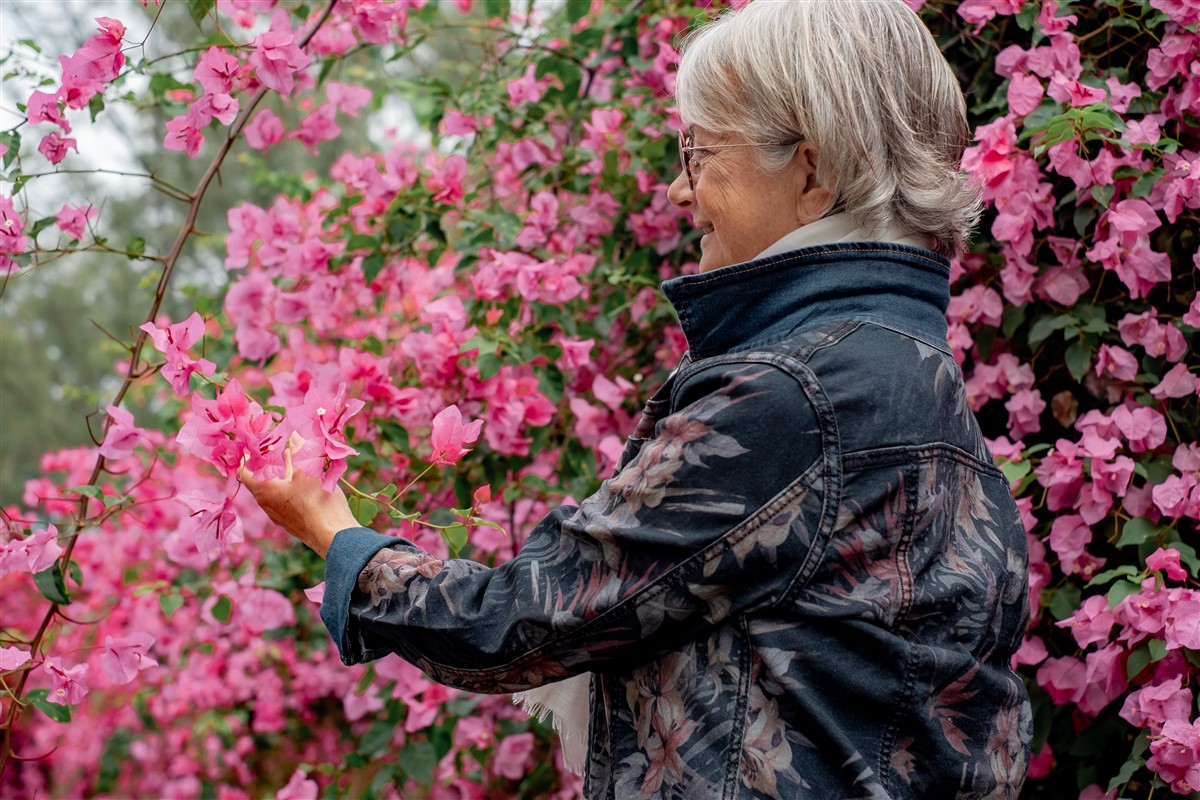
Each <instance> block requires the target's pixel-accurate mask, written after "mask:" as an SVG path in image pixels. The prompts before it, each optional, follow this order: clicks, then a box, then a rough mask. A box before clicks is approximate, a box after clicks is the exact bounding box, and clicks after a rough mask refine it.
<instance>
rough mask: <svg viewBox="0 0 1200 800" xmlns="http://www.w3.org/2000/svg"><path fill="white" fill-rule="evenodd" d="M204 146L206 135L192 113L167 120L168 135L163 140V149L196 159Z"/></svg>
mask: <svg viewBox="0 0 1200 800" xmlns="http://www.w3.org/2000/svg"><path fill="white" fill-rule="evenodd" d="M203 146H204V134H203V133H201V132H200V126H198V125H196V117H195V115H193V114H192V113H191V112H188V113H187V114H183V115H182V116H178V117H175V118H174V119H169V120H167V135H166V136H165V137H164V138H163V147H164V148H166V149H167V150H174V151H176V152H179V153H187V156H188V158H195V157H196V156H197V155H199V154H200V148H201V147H203Z"/></svg>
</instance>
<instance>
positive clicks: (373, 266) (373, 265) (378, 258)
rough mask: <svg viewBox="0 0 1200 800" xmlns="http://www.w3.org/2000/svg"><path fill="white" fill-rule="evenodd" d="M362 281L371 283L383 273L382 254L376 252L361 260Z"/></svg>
mask: <svg viewBox="0 0 1200 800" xmlns="http://www.w3.org/2000/svg"><path fill="white" fill-rule="evenodd" d="M362 271H363V279H364V280H365V281H366V282H367V283H371V282H372V281H374V280H375V278H376V277H378V275H379V273H380V272H382V271H383V253H380V252H379V251H376V252H374V253H371V254H370V255H369V256H367V257H366V258H364V259H363V260H362Z"/></svg>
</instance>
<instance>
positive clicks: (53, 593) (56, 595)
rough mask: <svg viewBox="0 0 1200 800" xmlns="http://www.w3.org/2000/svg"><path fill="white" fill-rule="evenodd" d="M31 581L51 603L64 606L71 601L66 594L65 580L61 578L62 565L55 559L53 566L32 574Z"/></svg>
mask: <svg viewBox="0 0 1200 800" xmlns="http://www.w3.org/2000/svg"><path fill="white" fill-rule="evenodd" d="M33 582H34V584H36V585H37V588H38V591H39V592H41V593H42V596H43V597H45V598H46V599H47V600H49V601H50V602H51V603H57V604H58V605H60V606H65V605H67V604H69V603H70V602H71V598H70V597H69V596H68V595H67V584H66V581H64V580H63V571H62V567H61V566H60V565H59V563H58V562H57V561H56V562H54V566H52V567H50V568H49V569H44V570H42V571H41V572H39V573H38V574H36V575H34V576H33Z"/></svg>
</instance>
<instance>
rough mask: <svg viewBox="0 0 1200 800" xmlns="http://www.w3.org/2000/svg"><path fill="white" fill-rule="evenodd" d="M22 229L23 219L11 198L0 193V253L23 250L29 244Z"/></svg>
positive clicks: (23, 228) (23, 227)
mask: <svg viewBox="0 0 1200 800" xmlns="http://www.w3.org/2000/svg"><path fill="white" fill-rule="evenodd" d="M24 231H25V220H23V219H21V215H20V214H18V213H17V209H16V207H15V206H14V205H13V202H12V198H11V197H5V196H4V195H2V194H0V255H3V254H4V253H21V252H24V250H25V248H26V247H28V246H29V238H28V237H27V236H25V235H24Z"/></svg>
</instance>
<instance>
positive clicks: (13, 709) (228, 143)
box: [0, 0, 338, 778]
mask: <svg viewBox="0 0 1200 800" xmlns="http://www.w3.org/2000/svg"><path fill="white" fill-rule="evenodd" d="M337 3H338V0H329V4H328V5H327V6H326V7H325V9H324V10H323V11H322V12H321V14H320V15H319V16H318V17H317V19H316V21H315V22H314V23H313V25H312V26H311V27H310V28H309V29H308V30H307V32H306V33H305V34H304V36H303V37H302V38H301V39H300V41H299V46H300V47H301V48H303V47H305V46H306V45H307V44H308V43H309V41H311V40H312V37H313V36H314V35H315V34H316V33H317V31H318V30H320V29H321V26H322V25H324V24H325V22H326V21H328V19H329V17H330V15H331V14H332V13H333V9H334V7H336V6H337ZM268 91H269V90H268V89H267V87H265V86H263V87H260V88H259V89H257V90H256V91H255V92H254V94H253V95H251V97H250V99H249V101H248V102H247V103H246V104H245V106H244V108H243V110H242V112H241V114H240V115H239V116H238V118H237V119H236V120H234V123H233V125H231V126H230V129H229V135H228V136H227V137H226V139H225V141H224V142H223V143H222V144H221V148H220V150H218V151H217V154H216V155H215V156H214V157H213V160H212V162H211V163H210V164H209V165H208V168H207V169H206V170H205V171H204V174H203V175H202V176H201V177H200V180H199V182H198V183H197V184H196V188H195V190H193V191H192V192H190V193H188V197H190V198H191V199H190V202H189V204H188V211H187V215H186V217H185V218H184V222H183V226H182V227H181V228H180V231H179V234H178V235H177V236H176V237H175V243H174V244H173V245H172V247H171V250H170V252H169V253H168V254H167V256H166V257H165V258H164V259H163V269H162V273H161V274H160V276H159V279H158V285H157V286H156V287H155V290H154V301H153V302H152V303H151V305H150V310H149V312H148V313H147V315H146V321H147V322H150V323H153V322H154V320H155V319H156V318H157V317H158V311H159V309H160V308H161V307H162V304H163V300H164V299H165V297H166V293H167V287H168V286H169V285H170V282H171V277H172V275H173V274H174V272H175V266H176V264H178V263H179V257H180V256H181V255H182V253H183V248H184V246H185V245H186V244H187V242H188V240H189V239H190V238H191V237H192V235H193V234H195V233H197V230H196V217H197V215H198V214H199V212H200V204H201V202H202V201H203V199H204V196H205V194H206V193H207V191H208V187H209V186H210V185H211V184H212V182H213V179H214V178H216V176H217V173H218V171H219V170H220V168H221V165H222V164H224V162H225V158H226V157H227V156H228V155H229V151H230V150H231V149H232V148H233V144H234V142H235V141H237V138H238V136H239V135H240V134H241V132H242V129H243V128H244V127H245V126H246V123H247V122H248V121H249V119H250V116H251V115H252V114H253V113H254V110H255V108H257V106H258V104H259V103H260V102H262V99H263V98H264V97H265V96H266V94H267V92H268ZM147 338H149V334H147V333H146V332H145V331H142V332H141V333H140V335H139V336H138V338H137V340H136V341H135V342H134V345H133V352H132V354H131V357H130V359H129V364H128V366H127V368H126V371H125V377H124V380H123V381H122V383H121V388H120V389H119V390H118V391H117V394H116V397H115V398H114V399H113V402H112V405H114V406H120V405H121V401H122V400H124V399H125V395H126V394H127V393H128V392H129V389H130V388H131V387H132V386H133V384H134V382H135V381H136V380H138V378H139V376H140V374H141V373H140V371H139V369H138V363H139V361H140V360H141V354H142V349H143V348H144V347H145V344H146V340H147ZM109 425H111V420H110V421H109V422H108V423H107V424H106V425H105V431H106V432H107V430H108V427H109ZM104 464H105V458H104V456H102V455H99V454H97V456H96V461H95V464H94V465H93V467H92V472H91V475H90V477H89V478H88V481H87V484H86V485H88V486H95V485H96V482H97V481H98V480H99V478H100V475H101V474H102V473H103V472H104ZM90 500H91V498H89V497H88V496H86V495H83V496H81V497H80V499H79V508H78V510H77V511H76V512H75V519H74V521H73V529H72V531H71V536H70V538H69V539H68V541H67V545H66V547H65V548H64V549H63V554H62V556H61V557H60V558H59V563H60V565H61V568H62V569H63V572H64V573H65V572H66V571H67V567H68V565H69V564H70V563H71V554H72V552H73V551H74V549H75V544H76V542H78V540H79V538H78V536H76V535H74V534H75V533H76V532H77V531H78V530H79V528H80V527H81V525H82V522H83V520H85V519H87V516H88V514H87V509H88V503H89V501H90ZM57 614H58V604H57V603H54V602H51V604H50V608H49V609H48V610H47V611H46V614H45V615H44V616H43V617H42V621H41V624H39V625H38V629H37V632H36V633H35V634H34V637H33V640H32V641H31V643H30V653H31V654H36V653H37V652H38V651H39V650H40V649H41V646H42V642H43V641H44V640H45V636H46V632H47V631H48V630H49V628H50V624H51V622H53V620H54V618H55V616H56V615H57ZM28 677H29V671H25V672H22V673H21V677H20V678H19V679H18V681H17V686H16V689H15V692H14V694H15V695H16V697H21V696H23V693H24V690H25V684H26V681H27V680H28ZM24 710H25V706H24V705H23V704H22V703H21V702H19V701H17V702H14V703H12V704H11V705H10V706H9V709H8V713H7V715H6V716H5V719H4V722H3V724H2V728H3V731H4V734H3V747H2V748H0V778H3V776H4V772H5V770H6V769H7V768H8V764H9V762H10V760H11V759H12V758H15V757H16V755H15V753H14V752H13V749H12V737H13V729H14V727H15V725H16V722H17V720H18V719H19V718H20V715H21V713H22V712H23V711H24Z"/></svg>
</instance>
